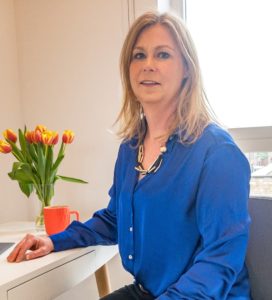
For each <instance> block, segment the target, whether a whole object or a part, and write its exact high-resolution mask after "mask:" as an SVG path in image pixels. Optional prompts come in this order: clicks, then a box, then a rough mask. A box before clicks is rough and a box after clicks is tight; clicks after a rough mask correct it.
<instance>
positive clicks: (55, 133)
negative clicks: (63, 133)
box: [52, 131, 59, 145]
mask: <svg viewBox="0 0 272 300" xmlns="http://www.w3.org/2000/svg"><path fill="white" fill-rule="evenodd" d="M58 141H59V134H58V133H57V132H56V131H53V139H52V145H56V144H57V143H58Z"/></svg>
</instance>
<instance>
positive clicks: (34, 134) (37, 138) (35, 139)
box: [31, 130, 42, 144]
mask: <svg viewBox="0 0 272 300" xmlns="http://www.w3.org/2000/svg"><path fill="white" fill-rule="evenodd" d="M31 140H32V143H35V144H38V143H40V142H41V141H42V133H41V132H40V131H39V130H34V131H31Z"/></svg>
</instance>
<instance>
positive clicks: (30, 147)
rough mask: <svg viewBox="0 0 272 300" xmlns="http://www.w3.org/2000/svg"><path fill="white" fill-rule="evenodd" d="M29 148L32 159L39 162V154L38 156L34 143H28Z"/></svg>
mask: <svg viewBox="0 0 272 300" xmlns="http://www.w3.org/2000/svg"><path fill="white" fill-rule="evenodd" d="M27 148H28V150H29V154H30V156H31V158H32V160H33V161H34V162H35V163H37V162H38V156H37V152H36V149H35V146H34V145H33V144H28V145H27Z"/></svg>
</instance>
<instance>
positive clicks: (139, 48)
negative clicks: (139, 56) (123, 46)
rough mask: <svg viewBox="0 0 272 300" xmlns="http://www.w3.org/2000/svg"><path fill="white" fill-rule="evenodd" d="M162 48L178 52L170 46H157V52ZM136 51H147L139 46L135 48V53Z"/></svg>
mask: <svg viewBox="0 0 272 300" xmlns="http://www.w3.org/2000/svg"><path fill="white" fill-rule="evenodd" d="M161 48H168V49H170V50H172V51H176V50H175V49H174V48H172V47H170V46H168V45H159V46H156V47H155V50H159V49H161ZM134 50H145V49H144V47H141V46H137V47H134V48H133V51H134Z"/></svg>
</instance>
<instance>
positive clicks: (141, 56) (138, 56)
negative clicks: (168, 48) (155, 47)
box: [132, 52, 145, 59]
mask: <svg viewBox="0 0 272 300" xmlns="http://www.w3.org/2000/svg"><path fill="white" fill-rule="evenodd" d="M144 58H145V54H144V53H143V52H136V53H134V54H133V56H132V59H144Z"/></svg>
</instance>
